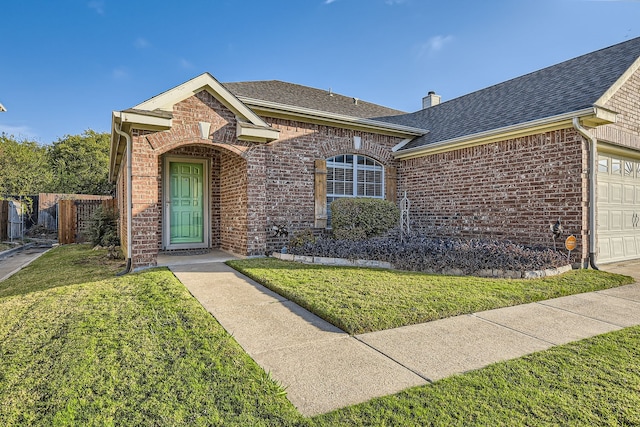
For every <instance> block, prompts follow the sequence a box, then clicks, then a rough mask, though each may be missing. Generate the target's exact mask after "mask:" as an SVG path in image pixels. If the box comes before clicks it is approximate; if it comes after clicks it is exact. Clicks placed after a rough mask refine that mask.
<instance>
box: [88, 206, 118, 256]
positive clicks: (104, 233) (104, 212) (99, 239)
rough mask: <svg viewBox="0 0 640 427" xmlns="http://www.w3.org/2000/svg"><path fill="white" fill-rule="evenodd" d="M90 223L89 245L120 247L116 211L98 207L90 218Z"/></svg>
mask: <svg viewBox="0 0 640 427" xmlns="http://www.w3.org/2000/svg"><path fill="white" fill-rule="evenodd" d="M91 221H92V222H91V228H90V230H89V233H90V237H91V243H93V244H94V245H100V246H105V247H109V246H118V245H120V236H118V211H117V210H115V209H110V208H105V207H103V206H100V207H99V208H98V209H96V211H95V212H94V213H93V215H92V216H91Z"/></svg>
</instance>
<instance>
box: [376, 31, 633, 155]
mask: <svg viewBox="0 0 640 427" xmlns="http://www.w3.org/2000/svg"><path fill="white" fill-rule="evenodd" d="M638 57H640V38H635V39H632V40H629V41H626V42H623V43H619V44H616V45H614V46H610V47H608V48H605V49H601V50H598V51H595V52H591V53H588V54H586V55H582V56H579V57H577V58H574V59H570V60H568V61H565V62H562V63H560V64H557V65H553V66H550V67H547V68H543V69H541V70H538V71H535V72H533V73H529V74H526V75H524V76H521V77H517V78H514V79H512V80H508V81H506V82H503V83H499V84H497V85H494V86H490V87H488V88H486V89H482V90H479V91H477V92H473V93H470V94H468V95H464V96H461V97H459V98H455V99H452V100H450V101H447V102H443V103H442V104H439V105H437V106H434V107H431V108H427V109H424V110H420V111H416V112H415V113H410V114H405V115H402V116H395V117H386V118H379V119H378V120H382V121H388V122H391V123H396V124H401V125H406V126H413V127H418V128H423V129H429V133H428V134H426V135H425V136H422V137H420V138H416V139H414V140H413V141H411V142H410V143H409V144H407V145H406V146H404V147H403V148H402V149H410V148H415V147H420V146H424V145H428V144H433V143H435V142H440V141H446V140H450V139H453V138H458V137H463V136H467V135H472V134H476V133H480V132H485V131H490V130H494V129H499V128H503V127H506V126H511V125H516V124H519V123H526V122H529V121H532V120H537V119H543V118H546V117H552V116H556V115H559V114H564V113H571V112H573V111H579V110H582V109H585V108H589V107H591V106H593V105H594V103H595V102H596V101H597V100H598V99H599V98H600V97H601V96H602V95H603V94H604V93H605V92H606V91H607V89H609V88H610V87H611V86H612V85H613V84H614V83H615V82H616V81H617V80H618V78H619V77H620V76H621V75H622V74H623V73H624V72H625V71H626V70H627V69H628V68H629V67H630V66H631V65H632V64H633V62H634V61H635V60H636V59H637V58H638Z"/></svg>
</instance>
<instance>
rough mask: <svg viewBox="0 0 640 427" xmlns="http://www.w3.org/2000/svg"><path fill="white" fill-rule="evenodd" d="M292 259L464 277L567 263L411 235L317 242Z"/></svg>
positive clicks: (492, 243)
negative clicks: (368, 263)
mask: <svg viewBox="0 0 640 427" xmlns="http://www.w3.org/2000/svg"><path fill="white" fill-rule="evenodd" d="M291 253H293V254H296V255H310V256H320V257H336V258H348V259H370V260H376V261H387V262H390V263H391V264H393V265H394V266H395V268H398V269H401V270H410V271H423V272H429V273H441V272H446V271H448V270H450V269H452V268H453V269H459V270H461V271H462V272H463V273H464V274H474V273H477V272H478V271H480V270H487V269H498V270H515V271H527V270H542V269H546V268H551V267H562V266H565V265H567V264H568V263H569V261H568V260H567V257H566V255H563V254H562V253H561V252H556V251H554V250H551V249H543V248H531V247H526V246H524V245H520V244H517V243H513V242H509V241H496V240H475V239H471V240H463V239H439V238H430V237H425V236H420V235H415V236H413V237H412V238H411V239H409V241H405V242H402V241H400V239H399V238H397V237H385V238H381V237H378V238H373V239H368V240H361V241H353V240H337V239H321V238H319V239H317V240H316V241H315V242H314V243H308V244H305V245H302V246H298V247H294V248H291Z"/></svg>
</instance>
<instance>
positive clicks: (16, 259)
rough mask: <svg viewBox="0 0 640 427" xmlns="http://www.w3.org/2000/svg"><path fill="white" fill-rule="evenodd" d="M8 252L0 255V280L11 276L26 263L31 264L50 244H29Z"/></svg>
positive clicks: (48, 248)
mask: <svg viewBox="0 0 640 427" xmlns="http://www.w3.org/2000/svg"><path fill="white" fill-rule="evenodd" d="M16 249H17V250H12V251H11V252H10V253H8V254H6V255H3V256H2V257H0V282H2V281H3V280H6V279H8V278H9V277H11V276H13V275H14V274H15V273H17V272H18V271H20V270H22V269H23V268H24V267H26V266H27V265H29V264H31V263H32V262H33V261H35V260H36V259H37V258H38V257H40V256H41V255H42V254H44V253H45V252H47V251H48V250H50V249H51V247H50V246H48V247H42V246H37V245H33V246H29V247H24V248H16Z"/></svg>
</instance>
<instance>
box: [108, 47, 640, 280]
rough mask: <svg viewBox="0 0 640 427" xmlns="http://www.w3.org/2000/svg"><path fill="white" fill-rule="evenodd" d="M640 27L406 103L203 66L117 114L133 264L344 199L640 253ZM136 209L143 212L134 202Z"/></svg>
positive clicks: (290, 223)
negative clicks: (568, 54)
mask: <svg viewBox="0 0 640 427" xmlns="http://www.w3.org/2000/svg"><path fill="white" fill-rule="evenodd" d="M639 67H640V38H637V39H633V40H629V41H627V42H624V43H620V44H618V45H614V46H611V47H609V48H606V49H602V50H599V51H596V52H592V53H590V54H587V55H583V56H580V57H577V58H574V59H571V60H569V61H565V62H563V63H560V64H557V65H554V66H551V67H548V68H545V69H542V70H539V71H536V72H533V73H530V74H527V75H525V76H522V77H518V78H515V79H512V80H509V81H507V82H504V83H500V84H497V85H495V86H491V87H489V88H486V89H483V90H480V91H477V92H474V93H471V94H468V95H465V96H462V97H459V98H456V99H453V100H450V101H447V102H442V103H441V102H440V99H439V97H438V96H437V95H435V94H434V93H429V95H428V96H427V97H425V98H424V99H423V109H421V110H419V111H416V112H413V113H405V112H401V111H397V110H393V109H390V108H386V107H383V106H379V105H375V104H371V103H367V102H364V101H361V100H359V99H357V98H351V97H346V96H342V95H339V94H335V93H332V92H331V91H326V90H319V89H313V88H309V87H305V86H300V85H295V84H291V83H284V82H280V81H258V82H236V83H225V84H222V83H220V82H218V81H217V80H216V79H215V78H214V77H212V76H211V75H210V74H208V73H205V74H202V75H200V76H198V77H196V78H194V79H192V80H190V81H188V82H186V83H184V84H182V85H180V86H177V87H175V88H173V89H170V90H168V91H167V92H164V93H162V94H160V95H158V96H155V97H153V98H151V99H149V100H147V101H144V102H142V103H141V104H139V105H137V106H135V107H133V108H131V109H128V110H124V111H116V112H114V113H113V116H112V129H113V130H112V147H111V169H110V174H111V179H112V180H113V181H115V182H116V183H117V198H118V202H119V209H120V218H121V227H120V231H121V235H122V240H123V246H124V247H126V248H127V249H126V250H127V256H128V258H129V259H130V261H131V265H132V267H133V268H141V267H146V266H153V265H155V264H156V258H157V256H158V254H159V253H160V252H164V251H174V250H202V249H209V248H219V249H223V250H227V251H230V252H233V253H236V254H239V255H263V254H265V253H269V252H270V251H273V250H279V249H280V248H281V247H282V246H284V245H285V244H286V242H287V240H288V237H287V236H286V233H285V232H288V233H293V232H295V231H297V230H302V229H308V228H315V229H324V228H326V227H327V220H328V216H330V212H328V209H327V206H328V203H330V202H331V201H332V200H334V199H336V198H338V197H357V196H364V197H378V198H386V199H389V200H393V201H398V198H399V195H401V194H404V192H405V191H406V192H407V196H408V197H409V199H410V200H411V202H412V211H411V217H412V221H413V226H414V228H418V229H421V230H423V231H425V232H427V233H430V234H432V235H437V236H459V237H483V238H498V239H509V240H513V241H517V242H521V243H524V244H528V245H544V246H552V245H553V241H552V238H551V233H550V230H549V228H550V224H553V223H554V222H555V221H556V220H558V219H560V221H561V222H562V224H563V227H564V229H565V230H566V234H565V236H564V237H566V235H568V234H573V235H575V236H576V237H577V241H578V247H577V249H576V251H575V252H574V253H576V254H577V261H578V262H580V263H581V264H582V265H584V266H586V265H587V264H588V262H589V260H590V259H591V261H592V263H593V264H594V265H595V262H596V259H597V261H598V262H603V263H604V262H612V261H618V260H624V259H633V258H638V257H640V226H639V224H638V222H639V217H638V215H639V214H640V71H639V70H638V68H639ZM129 206H131V209H128V207H129Z"/></svg>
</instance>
